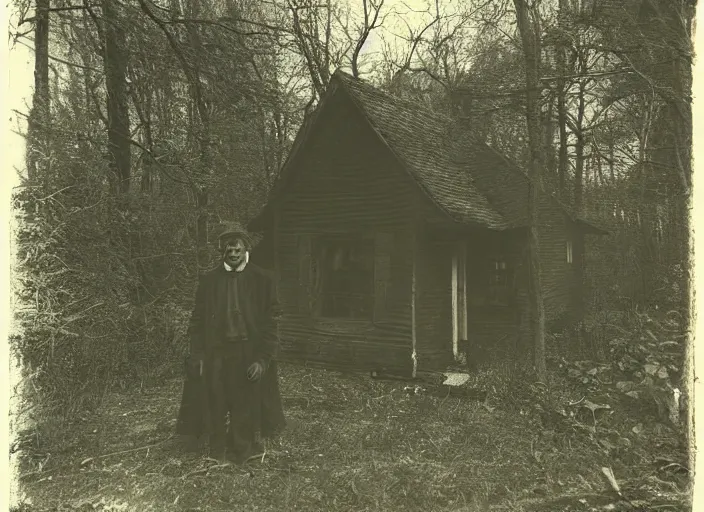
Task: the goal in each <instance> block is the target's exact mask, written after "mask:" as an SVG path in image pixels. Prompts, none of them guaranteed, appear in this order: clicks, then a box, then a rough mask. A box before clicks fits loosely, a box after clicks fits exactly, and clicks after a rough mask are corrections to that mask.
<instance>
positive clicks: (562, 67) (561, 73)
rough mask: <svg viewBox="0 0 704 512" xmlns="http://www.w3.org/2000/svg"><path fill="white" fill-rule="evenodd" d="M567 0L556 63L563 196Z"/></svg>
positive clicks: (563, 6) (562, 11)
mask: <svg viewBox="0 0 704 512" xmlns="http://www.w3.org/2000/svg"><path fill="white" fill-rule="evenodd" d="M568 9H569V7H568V5H567V0H560V14H559V25H560V31H561V33H560V42H559V44H558V46H557V53H556V64H557V77H558V79H557V127H558V130H559V132H560V147H559V153H558V163H557V174H558V181H559V189H558V190H559V194H560V197H561V198H564V197H565V194H566V190H565V189H566V187H567V166H568V159H567V85H566V80H565V77H566V76H567V67H566V64H565V44H564V43H563V41H564V38H565V37H566V36H565V31H566V30H567V21H566V20H567V16H568Z"/></svg>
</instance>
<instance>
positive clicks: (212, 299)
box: [176, 263, 285, 437]
mask: <svg viewBox="0 0 704 512" xmlns="http://www.w3.org/2000/svg"><path fill="white" fill-rule="evenodd" d="M226 272H227V271H226V270H225V268H224V266H223V265H222V264H220V265H219V266H218V267H217V268H215V269H213V270H211V271H209V272H207V273H206V274H204V275H203V276H201V278H200V280H199V283H198V289H197V291H196V299H195V306H194V308H193V313H192V315H191V321H190V325H189V329H188V334H189V337H190V353H191V357H190V358H189V359H190V361H191V364H188V362H187V364H186V368H187V371H186V380H185V382H184V387H183V396H182V399H181V408H180V410H179V415H178V421H177V425H176V432H177V433H178V434H183V435H195V436H200V435H203V434H206V435H207V434H210V433H211V432H210V425H211V422H210V421H209V417H210V412H211V411H210V404H209V396H208V393H207V392H206V390H207V382H208V381H207V379H208V375H207V373H208V367H209V362H210V361H212V359H213V346H214V345H216V344H218V343H220V342H222V339H223V337H224V332H223V328H224V325H225V322H223V318H224V315H225V314H226V310H225V307H226V304H227V300H226V296H225V294H226V278H227V275H226ZM237 287H238V291H239V296H240V310H241V313H242V317H243V319H244V322H245V325H246V328H247V336H248V338H249V340H250V341H249V343H253V344H254V350H255V353H256V354H257V356H258V357H257V358H258V359H259V360H261V361H263V362H264V364H265V371H264V373H263V375H262V376H261V378H260V383H259V385H260V393H259V394H260V396H261V407H260V410H261V421H260V424H259V425H258V427H259V428H258V430H259V431H260V434H261V435H262V437H269V436H271V435H273V434H274V433H276V432H277V431H279V430H280V429H282V428H283V427H284V425H285V419H284V414H283V408H282V406H281V396H280V394H279V382H278V375H277V367H276V356H277V353H278V345H279V341H278V334H277V327H276V319H277V316H278V302H277V299H276V290H275V288H274V284H273V280H272V279H271V277H270V276H269V274H268V273H267V272H266V271H265V270H263V269H261V268H259V267H257V266H255V265H253V264H251V263H249V264H247V266H246V267H245V268H244V270H242V272H241V273H240V275H238V276H237ZM199 359H202V360H203V361H204V372H203V375H202V376H201V375H199V369H198V365H197V364H193V363H192V362H193V361H198V360H199Z"/></svg>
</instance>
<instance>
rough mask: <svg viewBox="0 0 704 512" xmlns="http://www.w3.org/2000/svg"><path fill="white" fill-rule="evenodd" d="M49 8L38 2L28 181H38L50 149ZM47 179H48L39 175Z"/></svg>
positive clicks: (45, 1) (45, 0) (46, 0)
mask: <svg viewBox="0 0 704 512" xmlns="http://www.w3.org/2000/svg"><path fill="white" fill-rule="evenodd" d="M49 7H50V0H37V5H36V21H35V25H34V96H33V98H32V110H31V112H30V114H29V120H28V123H27V155H26V162H27V178H28V179H29V181H30V182H35V181H37V180H39V179H40V176H39V174H43V173H41V172H40V169H39V160H40V159H41V158H46V157H47V156H48V155H47V151H48V149H49V147H48V146H49V145H48V139H49V127H50V126H49V125H50V107H51V103H50V94H49ZM41 178H43V179H48V176H42V177H41Z"/></svg>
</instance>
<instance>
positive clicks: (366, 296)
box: [311, 233, 376, 323]
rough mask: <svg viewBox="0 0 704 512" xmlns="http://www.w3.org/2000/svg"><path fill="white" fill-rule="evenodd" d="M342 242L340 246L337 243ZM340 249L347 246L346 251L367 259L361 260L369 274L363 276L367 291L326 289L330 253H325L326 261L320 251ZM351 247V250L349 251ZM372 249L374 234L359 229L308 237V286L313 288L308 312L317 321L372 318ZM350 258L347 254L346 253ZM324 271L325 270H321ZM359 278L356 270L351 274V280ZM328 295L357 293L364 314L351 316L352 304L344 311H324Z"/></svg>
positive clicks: (374, 249) (353, 295)
mask: <svg viewBox="0 0 704 512" xmlns="http://www.w3.org/2000/svg"><path fill="white" fill-rule="evenodd" d="M340 246H341V247H340ZM331 247H332V248H333V250H334V249H335V248H337V249H340V248H342V250H343V251H345V250H347V251H348V254H349V252H355V250H356V251H358V252H361V253H362V254H363V255H364V256H363V258H364V259H365V260H366V261H364V262H363V263H362V265H361V266H362V268H363V269H365V270H366V272H368V277H367V278H365V281H367V283H366V284H367V286H366V287H365V289H366V291H365V292H362V293H359V292H354V291H348V292H346V291H341V290H332V291H331V290H329V289H326V286H329V282H330V275H331V271H330V269H329V265H328V264H327V263H328V262H329V258H330V256H329V255H326V256H325V258H326V260H327V261H326V262H321V258H322V257H323V251H329V250H330V248H331ZM350 250H351V251H350ZM375 253H376V244H375V238H374V236H373V235H372V234H362V233H322V234H318V235H314V236H312V237H311V267H312V268H311V287H312V288H313V289H315V290H316V293H315V297H316V301H315V306H314V307H313V309H312V311H311V313H312V316H313V317H314V318H315V319H316V320H319V321H323V322H350V323H357V322H362V323H368V322H373V321H374V316H375V301H376V289H375V279H376V276H375V273H376V265H375ZM347 257H348V258H349V256H347ZM324 273H326V274H324ZM346 273H352V275H353V276H354V274H355V269H347V270H346V272H343V274H346ZM357 279H359V274H357V276H356V277H353V278H352V281H355V280H357ZM331 296H337V297H342V298H344V297H347V298H348V299H349V298H352V297H357V298H361V300H362V303H363V304H364V308H363V311H364V314H363V315H361V316H354V314H353V312H354V308H353V307H351V306H348V308H347V315H340V314H328V313H327V312H326V311H325V305H326V304H329V301H330V298H331Z"/></svg>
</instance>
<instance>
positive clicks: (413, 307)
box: [411, 230, 418, 378]
mask: <svg viewBox="0 0 704 512" xmlns="http://www.w3.org/2000/svg"><path fill="white" fill-rule="evenodd" d="M417 242H418V239H417V236H416V233H415V230H414V232H413V251H412V253H413V256H412V257H413V268H412V270H411V347H412V350H411V359H412V361H413V373H412V376H413V378H415V376H416V371H417V370H418V353H417V352H416V336H417V327H416V293H417V288H416V273H417V271H418V268H417V267H418V250H417V246H418V244H417Z"/></svg>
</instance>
